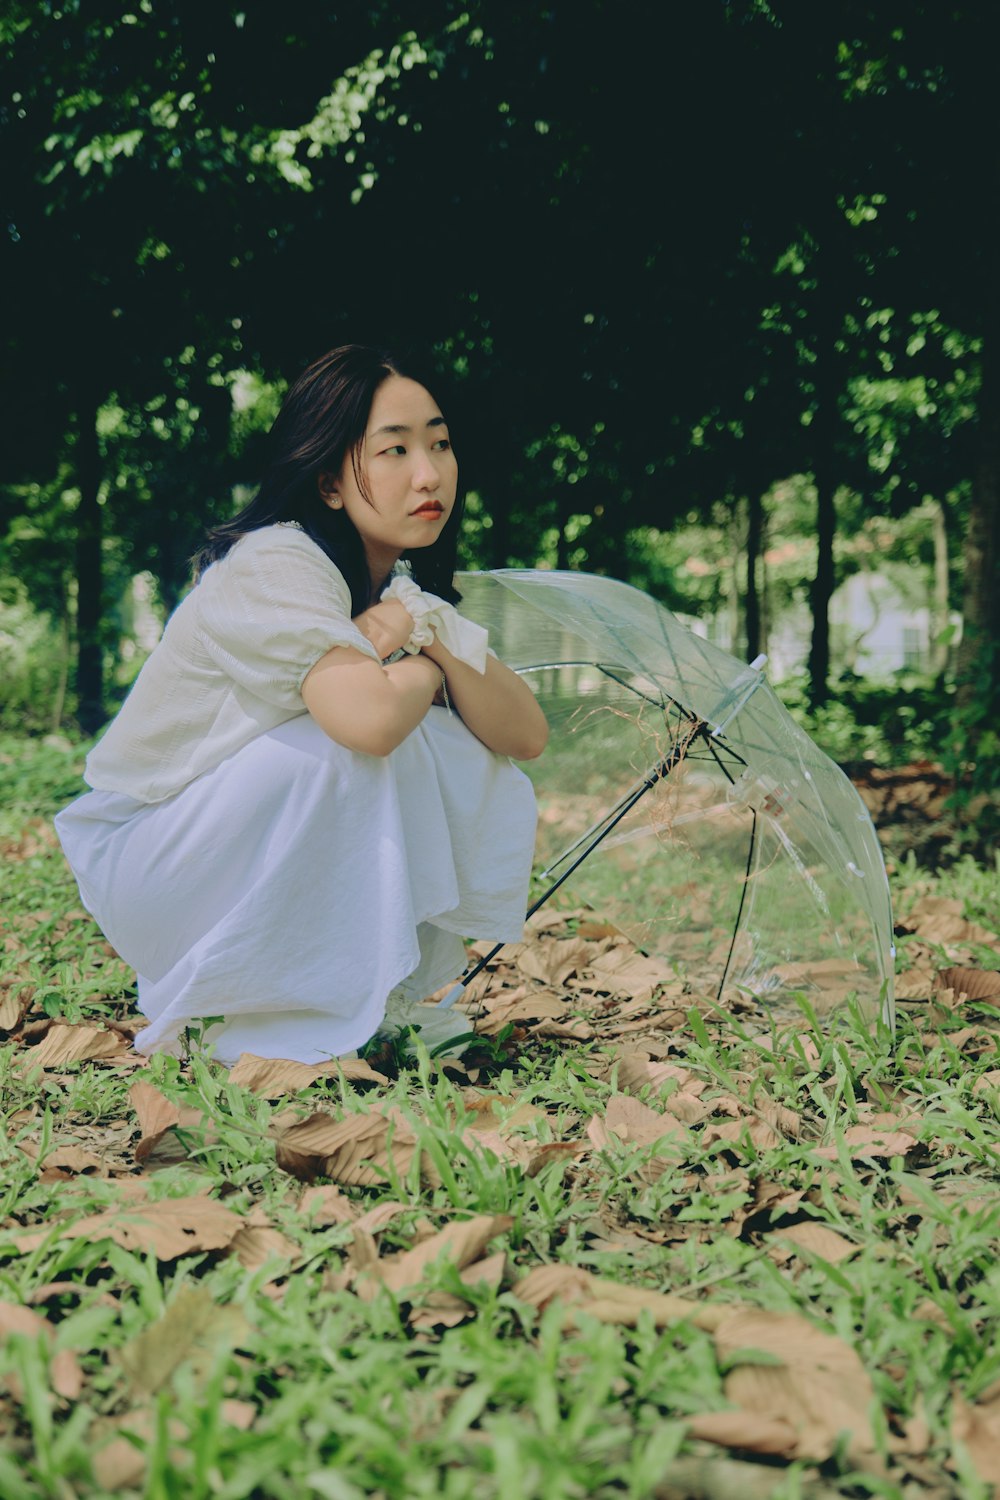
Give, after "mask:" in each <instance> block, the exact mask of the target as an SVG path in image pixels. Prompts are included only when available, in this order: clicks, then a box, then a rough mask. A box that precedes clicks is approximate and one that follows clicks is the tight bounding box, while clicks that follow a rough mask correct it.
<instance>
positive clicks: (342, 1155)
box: [276, 1113, 436, 1187]
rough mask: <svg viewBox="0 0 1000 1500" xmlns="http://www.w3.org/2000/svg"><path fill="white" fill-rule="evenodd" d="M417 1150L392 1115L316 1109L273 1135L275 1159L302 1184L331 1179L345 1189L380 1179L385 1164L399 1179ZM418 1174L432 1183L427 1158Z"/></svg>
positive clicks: (411, 1136)
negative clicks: (331, 1112)
mask: <svg viewBox="0 0 1000 1500" xmlns="http://www.w3.org/2000/svg"><path fill="white" fill-rule="evenodd" d="M416 1151H417V1142H416V1137H415V1136H414V1134H413V1131H412V1130H411V1128H410V1126H409V1125H408V1124H407V1122H406V1121H405V1120H403V1119H401V1118H399V1117H398V1116H396V1115H394V1114H391V1113H390V1114H386V1115H383V1114H374V1113H373V1114H361V1113H359V1114H349V1115H345V1116H344V1118H343V1119H342V1120H335V1119H334V1117H333V1116H332V1115H328V1114H323V1113H318V1114H313V1115H310V1116H309V1118H308V1119H306V1120H300V1121H299V1123H298V1124H296V1125H292V1126H290V1127H288V1128H287V1129H285V1130H282V1131H280V1132H279V1133H278V1136H277V1153H276V1158H277V1163H278V1166H279V1167H282V1168H283V1169H284V1171H286V1172H289V1173H291V1175H292V1176H293V1177H298V1178H299V1179H300V1180H301V1181H303V1182H311V1181H312V1180H313V1179H314V1178H315V1177H332V1178H333V1179H334V1181H336V1182H339V1183H342V1184H344V1186H347V1187H358V1186H365V1187H371V1186H374V1185H377V1184H379V1183H382V1182H384V1181H385V1180H386V1178H387V1176H388V1175H389V1169H390V1166H391V1168H392V1170H393V1171H395V1172H396V1174H397V1175H398V1176H400V1177H404V1176H405V1175H406V1173H407V1172H408V1171H409V1169H410V1166H411V1164H412V1162H413V1158H414V1155H415V1154H416ZM421 1172H422V1175H423V1176H424V1177H425V1179H426V1180H427V1181H428V1182H431V1183H433V1182H435V1181H436V1174H435V1173H434V1171H433V1169H432V1167H431V1165H430V1163H429V1161H428V1159H427V1157H426V1156H424V1157H423V1159H422V1161H421Z"/></svg>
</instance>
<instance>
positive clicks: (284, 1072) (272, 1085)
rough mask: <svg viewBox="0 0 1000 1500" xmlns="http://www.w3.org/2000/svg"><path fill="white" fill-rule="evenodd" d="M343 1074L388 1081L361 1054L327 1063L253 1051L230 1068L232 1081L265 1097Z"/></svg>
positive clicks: (369, 1080) (362, 1079)
mask: <svg viewBox="0 0 1000 1500" xmlns="http://www.w3.org/2000/svg"><path fill="white" fill-rule="evenodd" d="M341 1073H343V1075H344V1077H345V1078H346V1079H347V1081H348V1083H375V1084H387V1083H388V1082H389V1080H388V1078H386V1076H385V1074H384V1073H377V1072H376V1071H375V1069H374V1068H373V1067H372V1066H371V1064H370V1063H367V1062H365V1060H364V1058H362V1057H344V1058H339V1059H337V1058H334V1059H332V1060H331V1061H330V1062H328V1063H326V1062H324V1063H301V1062H291V1061H289V1060H288V1059H287V1058H283V1057H257V1056H256V1055H255V1054H254V1053H252V1052H243V1053H241V1054H240V1057H239V1059H238V1060H237V1062H236V1064H235V1066H234V1067H233V1068H231V1069H230V1072H229V1082H230V1083H236V1084H238V1085H239V1086H240V1088H244V1089H249V1091H250V1092H251V1093H252V1094H262V1095H263V1097H264V1098H265V1099H278V1098H280V1097H281V1095H282V1094H291V1093H297V1092H298V1090H299V1089H305V1088H308V1087H309V1085H310V1084H311V1083H315V1082H316V1080H317V1079H319V1078H337V1077H339V1075H340V1074H341Z"/></svg>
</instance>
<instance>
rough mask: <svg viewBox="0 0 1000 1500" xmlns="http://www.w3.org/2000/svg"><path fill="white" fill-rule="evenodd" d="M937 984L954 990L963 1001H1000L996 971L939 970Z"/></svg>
mask: <svg viewBox="0 0 1000 1500" xmlns="http://www.w3.org/2000/svg"><path fill="white" fill-rule="evenodd" d="M937 982H938V984H940V985H943V986H944V988H945V989H949V990H954V991H955V994H956V995H957V996H958V997H959V998H960V999H964V1000H996V999H1000V972H998V971H997V970H996V969H963V968H950V969H940V970H939V971H938V974H937Z"/></svg>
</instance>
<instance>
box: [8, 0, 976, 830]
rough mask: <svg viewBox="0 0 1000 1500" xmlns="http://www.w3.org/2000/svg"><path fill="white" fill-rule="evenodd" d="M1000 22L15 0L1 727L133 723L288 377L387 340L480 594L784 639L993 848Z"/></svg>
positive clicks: (772, 10) (764, 6) (437, 5)
mask: <svg viewBox="0 0 1000 1500" xmlns="http://www.w3.org/2000/svg"><path fill="white" fill-rule="evenodd" d="M993 19H994V14H993V7H990V6H988V5H987V4H986V3H985V0H983V3H968V4H967V3H963V0H954V3H948V4H945V3H932V0H928V3H921V0H905V3H904V0H870V3H864V4H863V3H856V0H842V3H839V4H837V5H835V6H807V5H803V4H801V3H794V0H771V3H767V0H701V3H698V4H690V3H689V4H687V5H676V4H666V3H663V0H659V3H656V0H617V3H614V4H611V3H608V0H573V3H572V4H569V3H565V0H555V3H551V4H546V3H535V4H522V3H519V0H473V3H468V4H458V3H452V0H412V3H409V4H399V3H393V4H384V3H381V0H371V3H367V4H356V3H350V0H348V3H343V4H338V5H336V6H334V5H331V4H327V3H324V0H283V3H282V4H280V5H271V4H267V5H265V4H262V3H261V4H255V3H253V0H246V3H244V4H242V5H236V4H233V3H230V0H212V3H205V0H171V3H166V0H135V3H134V4H130V0H120V3H118V4H110V3H102V0H93V3H86V0H63V3H59V0H56V3H51V0H32V3H19V0H8V3H7V4H6V5H5V6H4V7H3V10H2V13H0V160H2V163H3V166H2V173H3V189H2V201H3V208H4V225H3V236H2V250H0V255H2V257H3V261H2V285H3V289H4V314H3V320H2V351H3V353H2V359H3V363H2V372H0V382H2V389H0V412H2V414H3V425H4V440H3V445H2V453H0V729H5V730H13V731H16V732H21V733H23V732H29V733H31V734H35V735H45V734H53V733H58V734H62V735H64V736H66V735H68V736H70V737H75V736H78V735H80V734H82V735H85V736H86V735H91V734H93V733H94V732H96V731H97V730H98V729H99V728H100V727H101V725H102V724H103V723H104V722H105V721H106V719H107V717H108V716H109V714H111V713H112V712H113V711H114V709H115V707H116V705H117V704H118V703H119V702H120V701H121V698H122V696H123V695H124V693H125V692H126V691H127V689H128V686H129V684H130V682H131V681H132V680H133V679H134V676H135V674H136V672H137V671H138V669H139V667H140V665H141V663H142V661H143V660H144V658H145V656H146V654H148V652H149V650H150V649H151V648H152V646H153V645H154V644H155V641H156V639H157V637H158V634H159V632H160V630H161V628H162V624H163V621H164V619H165V618H166V616H167V614H169V612H170V611H171V610H172V609H173V608H174V606H175V605H176V604H177V602H178V600H179V598H180V597H181V596H182V594H183V592H184V590H185V588H186V587H187V586H188V584H189V581H190V574H189V562H188V559H189V558H190V557H191V555H192V553H193V552H194V551H195V550H196V549H197V547H198V545H199V543H200V540H201V538H202V536H203V533H204V530H205V527H206V526H207V525H210V524H211V523H212V522H214V521H217V520H219V519H221V518H223V517H225V516H226V515H228V514H230V513H231V512H232V511H233V509H234V508H237V507H238V506H239V505H241V504H243V503H244V502H245V501H246V499H247V498H249V496H250V494H251V493H252V491H253V486H254V484H255V481H256V479H257V476H258V469H259V455H260V444H261V439H262V435H263V433H264V432H265V431H266V430H267V427H268V426H269V424H270V422H271V420H272V418H273V416H274V413H275V411H276V409H277V406H278V404H279V402H280V399H281V395H282V392H283V390H284V389H285V385H286V383H287V382H288V381H289V380H290V379H293V378H294V377H295V375H296V374H297V373H298V371H299V370H300V369H301V368H302V367H303V366H304V364H305V363H307V362H308V361H309V360H310V359H311V358H313V357H315V356H316V355H317V354H319V353H321V352H322V351H323V350H325V349H327V348H329V347H331V346H332V345H334V344H337V343H340V342H345V341H367V340H379V341H385V342H387V343H389V344H390V345H394V346H395V345H404V346H408V347H409V346H413V347H416V348H417V349H419V350H421V351H423V352H425V353H426V354H428V355H429V356H430V358H431V360H432V362H433V364H434V366H435V367H436V368H437V369H438V370H439V371H440V373H441V376H442V382H443V384H444V386H445V387H446V388H447V389H448V390H449V391H450V392H451V393H452V394H451V397H450V404H451V405H452V406H454V407H455V409H456V421H455V432H456V447H457V450H458V453H459V457H460V461H461V466H462V475H463V481H464V484H465V485H466V487H467V489H468V506H467V518H466V523H465V533H464V537H463V558H462V564H463V566H465V567H468V568H493V567H504V566H511V565H512V566H530V567H542V568H571V569H585V570H588V571H592V572H598V573H607V574H611V575H613V576H615V577H618V578H622V579H625V580H627V581H628V582H630V583H633V584H636V585H638V586H639V587H640V588H643V589H646V590H648V591H649V592H650V593H652V594H653V595H654V596H655V597H656V598H657V599H659V600H660V601H662V602H663V603H665V604H666V605H668V606H669V607H670V608H671V609H673V610H675V611H676V612H677V613H678V614H679V615H680V616H681V618H682V619H683V620H684V621H685V622H686V623H687V624H689V625H690V626H691V628H692V629H694V630H696V631H698V632H699V633H701V634H703V635H705V636H707V637H708V638H709V639H711V640H712V641H713V642H715V643H716V644H718V645H721V646H723V647H724V648H726V649H727V650H730V651H732V652H734V653H735V654H736V655H737V656H740V657H747V658H749V657H753V656H755V655H756V654H757V653H758V652H760V651H765V652H767V653H768V655H769V658H770V665H769V671H770V675H771V676H772V679H773V680H775V681H776V682H777V683H778V684H779V690H780V692H781V695H782V697H783V698H784V699H785V701H786V702H789V703H790V704H792V705H793V707H794V708H795V710H796V712H797V713H798V714H799V715H800V717H801V718H802V719H803V721H804V722H806V723H807V724H808V725H809V726H810V727H811V728H812V729H813V731H814V732H815V733H816V735H817V737H818V738H819V740H820V742H821V744H823V745H824V747H825V748H826V749H828V750H829V751H830V752H831V753H833V754H834V755H836V756H837V757H838V758H839V759H840V760H841V761H842V762H843V763H845V764H847V765H848V766H849V768H851V769H852V770H853V771H854V772H855V774H856V775H857V776H858V777H859V778H860V779H862V780H864V779H865V777H867V780H868V782H869V783H872V784H873V774H869V772H871V773H874V772H875V771H878V772H884V771H886V769H887V768H891V767H893V766H903V767H905V768H907V770H906V775H907V776H909V778H910V784H911V786H912V785H913V784H916V783H915V782H914V778H916V781H918V782H919V779H920V777H923V778H924V781H925V782H926V783H927V784H928V785H929V786H931V788H932V793H933V795H934V796H938V801H939V803H940V804H941V806H943V805H944V804H943V800H942V799H943V798H944V797H945V796H946V795H947V797H948V799H949V801H948V806H949V808H951V809H953V810H954V809H958V811H959V813H960V814H961V816H960V817H959V820H958V821H959V823H963V824H964V829H965V832H964V833H962V832H961V831H960V832H959V833H958V834H955V835H954V837H957V838H958V839H959V842H961V840H962V839H963V838H964V839H965V841H966V842H967V843H971V844H974V843H975V842H976V840H977V839H978V840H979V842H980V844H981V843H982V840H983V837H984V829H986V828H988V826H989V823H988V818H986V821H985V822H984V817H985V809H986V808H987V807H988V806H995V800H996V788H997V785H998V782H1000V741H998V738H997V732H996V725H997V722H998V708H1000V650H998V646H997V641H998V635H1000V630H998V627H1000V587H998V580H997V533H998V527H1000V380H998V372H997V348H998V342H1000V340H998V334H1000V326H998V325H1000V310H998V294H997V288H996V266H995V259H996V244H997V228H998V225H997V202H998V197H997V190H998V181H997V178H998V168H997V133H996V121H995V104H994V102H993V99H994V77H993V62H992V59H993V56H994V48H993V43H992V34H993V33H992V26H991V25H990V24H989V23H990V22H991V21H992V20H993ZM914 767H916V770H914ZM935 778H937V779H936V780H935ZM875 780H877V776H876V777H875ZM897 782H898V778H897ZM895 784H896V783H894V785H895ZM939 794H940V795H939ZM920 795H923V793H921V794H920ZM928 795H931V793H928ZM935 805H937V804H935ZM956 826H957V825H956ZM949 837H952V835H949Z"/></svg>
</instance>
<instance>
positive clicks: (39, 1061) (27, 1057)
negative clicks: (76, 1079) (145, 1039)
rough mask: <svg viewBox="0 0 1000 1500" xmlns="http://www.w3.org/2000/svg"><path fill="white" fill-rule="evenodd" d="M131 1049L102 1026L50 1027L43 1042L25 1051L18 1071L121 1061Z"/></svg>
mask: <svg viewBox="0 0 1000 1500" xmlns="http://www.w3.org/2000/svg"><path fill="white" fill-rule="evenodd" d="M131 1050H132V1049H131V1048H130V1047H129V1045H128V1043H127V1042H126V1041H125V1039H124V1037H122V1036H120V1035H119V1033H118V1032H117V1031H109V1030H108V1029H107V1028H106V1027H104V1026H67V1025H63V1024H61V1023H56V1024H55V1025H53V1026H50V1027H49V1029H48V1031H46V1033H45V1035H44V1036H43V1037H42V1040H41V1041H40V1042H39V1043H38V1044H37V1045H36V1046H34V1047H27V1048H26V1049H25V1050H24V1051H23V1052H22V1053H21V1054H20V1056H19V1057H18V1059H17V1068H18V1070H19V1071H20V1072H26V1071H27V1070H28V1069H30V1068H65V1067H68V1065H69V1064H70V1063H76V1062H89V1061H92V1060H94V1059H96V1058H106V1057H124V1056H126V1055H128V1054H129V1053H130V1052H131Z"/></svg>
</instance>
